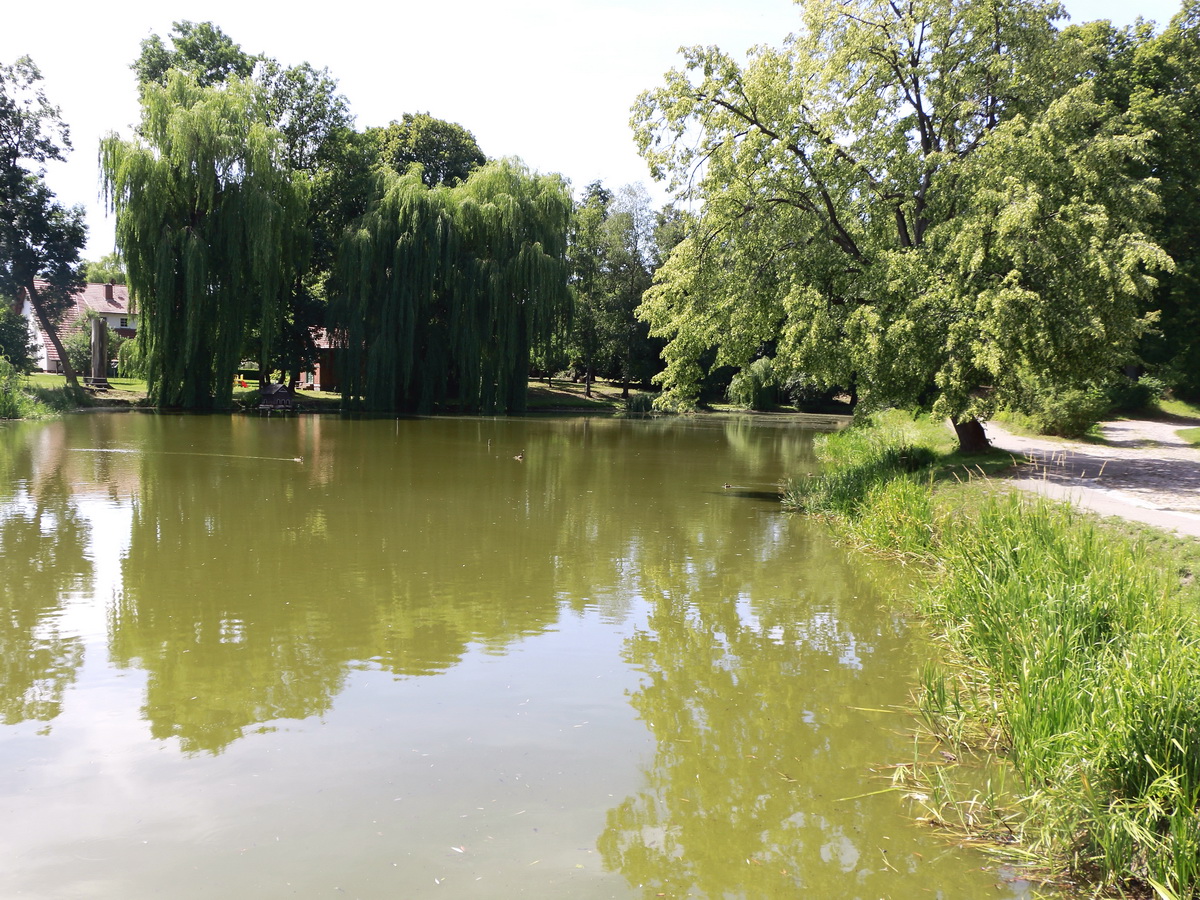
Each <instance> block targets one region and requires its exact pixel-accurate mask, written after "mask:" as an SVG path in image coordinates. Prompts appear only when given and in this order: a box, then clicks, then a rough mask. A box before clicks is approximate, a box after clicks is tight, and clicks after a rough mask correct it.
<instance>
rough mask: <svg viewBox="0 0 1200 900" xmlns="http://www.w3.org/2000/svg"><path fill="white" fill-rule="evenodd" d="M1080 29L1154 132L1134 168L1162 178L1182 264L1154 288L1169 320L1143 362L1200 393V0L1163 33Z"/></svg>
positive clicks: (1104, 75)
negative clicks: (1198, 179)
mask: <svg viewBox="0 0 1200 900" xmlns="http://www.w3.org/2000/svg"><path fill="white" fill-rule="evenodd" d="M1079 32H1080V35H1079V36H1080V37H1081V38H1082V39H1083V40H1084V41H1085V46H1087V48H1088V49H1089V51H1090V54H1089V62H1091V63H1092V64H1091V65H1090V66H1089V67H1088V69H1087V70H1086V71H1087V72H1089V73H1094V74H1095V78H1096V81H1097V83H1098V85H1099V87H1100V90H1101V92H1102V96H1103V97H1104V98H1105V99H1106V100H1108V101H1109V102H1111V103H1113V104H1114V105H1115V106H1116V107H1117V108H1118V109H1121V110H1125V111H1128V114H1129V115H1130V117H1131V118H1133V119H1134V120H1135V121H1136V122H1138V123H1139V124H1140V125H1141V126H1143V127H1144V128H1145V129H1146V130H1147V131H1148V132H1149V133H1150V134H1151V135H1152V137H1151V139H1150V141H1149V146H1148V152H1147V154H1146V157H1145V159H1142V160H1138V161H1136V162H1135V164H1134V166H1133V172H1134V173H1135V174H1138V175H1149V176H1152V177H1153V178H1154V179H1155V180H1156V182H1157V185H1158V191H1159V196H1160V198H1161V201H1162V203H1161V206H1160V207H1159V209H1158V210H1156V211H1155V214H1154V215H1153V216H1152V218H1151V221H1150V232H1151V234H1152V235H1153V236H1154V238H1155V240H1156V241H1157V242H1158V243H1159V244H1161V245H1162V247H1163V249H1164V250H1166V251H1167V253H1169V254H1170V255H1171V257H1172V259H1173V260H1174V261H1175V269H1174V271H1173V272H1170V273H1167V274H1164V276H1163V277H1162V279H1161V282H1160V284H1159V285H1158V287H1157V289H1156V290H1155V292H1154V299H1153V301H1152V305H1153V306H1154V307H1155V309H1157V310H1158V311H1159V314H1160V317H1159V320H1158V322H1157V323H1156V324H1155V327H1154V328H1153V329H1152V331H1151V332H1150V333H1149V334H1148V335H1147V336H1146V338H1145V339H1144V340H1143V341H1142V343H1141V345H1140V348H1139V349H1140V353H1141V362H1143V363H1145V364H1146V365H1147V366H1148V367H1149V369H1150V370H1151V371H1152V372H1154V373H1155V374H1159V375H1162V376H1163V377H1164V378H1165V380H1166V381H1168V382H1169V383H1172V384H1174V385H1175V386H1176V388H1177V389H1178V390H1179V391H1181V392H1182V393H1183V394H1185V395H1187V396H1189V397H1200V181H1197V178H1196V172H1197V170H1200V0H1186V2H1185V3H1184V4H1183V7H1182V9H1181V10H1180V12H1179V13H1178V14H1177V15H1176V16H1175V17H1174V18H1173V19H1172V20H1171V22H1170V24H1169V25H1168V26H1167V28H1166V29H1165V30H1164V31H1163V32H1162V33H1161V34H1159V35H1155V34H1153V33H1152V32H1151V30H1150V26H1149V25H1147V24H1145V23H1142V22H1139V23H1138V24H1137V25H1135V26H1131V27H1130V28H1126V29H1121V30H1118V29H1115V28H1113V27H1112V26H1111V25H1109V23H1107V22H1098V23H1091V24H1090V25H1089V26H1085V27H1084V28H1082V29H1079Z"/></svg>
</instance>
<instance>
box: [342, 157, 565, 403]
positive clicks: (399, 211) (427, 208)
mask: <svg viewBox="0 0 1200 900" xmlns="http://www.w3.org/2000/svg"><path fill="white" fill-rule="evenodd" d="M421 174H422V173H421V169H420V168H419V167H413V168H411V169H410V170H409V171H408V173H407V174H405V175H394V174H386V173H385V174H384V175H383V176H381V182H380V186H379V196H378V199H377V200H376V201H375V202H374V203H373V204H372V206H371V209H370V210H369V211H368V213H367V214H366V215H365V216H364V217H363V218H362V220H361V221H360V222H359V223H358V224H357V226H356V227H355V228H352V229H351V230H350V231H349V232H348V233H347V235H346V238H345V240H344V242H343V245H342V251H341V254H340V258H339V265H338V274H337V289H336V293H335V297H334V299H333V304H332V307H331V313H332V316H333V319H334V321H335V323H336V330H337V332H338V333H339V335H340V336H341V339H342V340H343V342H344V344H345V346H346V355H347V364H346V372H345V387H344V394H345V397H346V399H347V403H348V405H351V406H356V407H358V408H362V409H369V410H386V411H397V410H400V411H415V412H429V411H432V410H434V409H436V408H438V407H444V406H446V405H454V406H457V407H458V408H461V409H466V410H474V411H482V412H488V413H494V412H520V411H522V410H523V409H524V408H525V390H526V384H527V379H528V372H529V355H530V350H531V348H532V347H534V346H536V345H538V344H539V343H540V342H544V341H548V340H549V339H550V336H551V335H552V334H553V333H554V332H555V330H556V329H557V328H559V327H560V326H561V324H562V319H563V317H564V316H565V315H566V313H567V310H568V308H569V305H568V304H569V294H568V290H567V263H566V235H567V228H568V224H569V221H570V216H571V198H570V194H569V192H568V190H567V186H566V184H565V183H564V182H563V180H562V179H561V178H559V177H558V176H555V175H537V174H533V173H530V172H529V171H527V170H526V169H525V168H524V167H523V166H521V165H520V164H519V163H517V162H514V161H511V160H503V161H499V162H493V163H489V164H488V165H486V166H483V167H481V168H479V169H476V170H475V171H474V172H472V174H471V175H470V177H468V178H467V179H466V180H465V181H463V182H461V183H458V184H456V185H454V186H452V187H447V186H437V187H434V188H429V187H427V186H426V185H425V184H424V182H423V181H422V178H421Z"/></svg>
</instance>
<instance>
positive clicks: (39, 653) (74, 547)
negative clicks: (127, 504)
mask: <svg viewBox="0 0 1200 900" xmlns="http://www.w3.org/2000/svg"><path fill="white" fill-rule="evenodd" d="M30 439H33V440H35V441H36V450H37V452H36V453H35V452H34V448H33V447H31V446H30V443H29V441H30ZM64 453H65V445H64V440H63V429H62V427H61V425H57V424H56V425H49V426H42V427H39V428H37V429H36V430H35V429H32V428H29V427H27V426H17V427H13V428H11V429H9V430H7V431H6V433H5V434H3V436H2V439H0V549H2V553H3V577H0V720H2V721H3V722H4V723H5V724H15V723H17V722H23V721H27V720H35V721H42V722H49V721H50V720H51V719H53V718H55V717H56V716H57V715H58V714H59V713H60V712H61V711H62V702H63V695H64V693H65V691H66V689H67V688H68V687H69V686H70V685H71V684H73V683H74V682H75V678H76V675H77V672H78V670H79V668H80V666H81V665H82V663H83V643H82V641H81V640H80V638H79V637H78V636H75V635H72V634H70V633H69V632H67V631H65V630H64V628H63V627H62V624H61V618H62V614H63V608H64V599H65V597H66V596H67V594H68V593H69V592H70V591H73V590H81V589H82V588H83V587H84V585H85V584H86V582H87V580H88V578H89V576H90V573H91V563H90V561H89V560H88V558H87V554H86V546H87V542H88V528H87V525H86V523H85V522H84V521H83V520H82V519H81V518H80V515H79V511H78V508H77V506H76V504H75V503H74V502H73V500H72V484H71V483H70V482H69V481H68V478H67V474H66V469H65V466H64V464H63V462H64V459H63V457H64Z"/></svg>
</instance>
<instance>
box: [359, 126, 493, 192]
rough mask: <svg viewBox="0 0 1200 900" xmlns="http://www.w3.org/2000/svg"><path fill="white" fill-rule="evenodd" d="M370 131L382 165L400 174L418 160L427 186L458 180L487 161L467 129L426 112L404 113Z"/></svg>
mask: <svg viewBox="0 0 1200 900" xmlns="http://www.w3.org/2000/svg"><path fill="white" fill-rule="evenodd" d="M372 131H373V132H374V136H375V139H376V140H377V141H378V142H379V150H378V153H379V160H380V162H381V163H382V164H383V165H385V166H390V167H391V168H392V169H394V170H395V171H396V172H398V173H400V174H403V173H404V172H406V171H407V170H408V167H409V166H410V165H412V164H413V163H420V165H421V180H422V181H424V182H425V184H426V185H428V186H429V187H433V186H434V185H438V184H454V183H456V182H459V181H462V180H463V179H465V178H466V177H467V176H468V175H470V174H471V172H472V171H474V170H475V169H477V168H479V167H480V166H482V165H483V164H484V163H486V162H487V157H486V156H484V155H483V151H482V150H480V149H479V145H478V144H477V143H476V142H475V136H474V135H473V134H471V132H469V131H467V129H465V128H463V127H462V126H461V125H459V124H457V123H456V122H446V121H444V120H442V119H435V118H434V117H433V116H431V115H430V114H429V113H405V114H404V116H403V118H402V119H401V120H400V121H399V122H392V123H390V124H389V125H388V126H387V127H386V128H380V129H372Z"/></svg>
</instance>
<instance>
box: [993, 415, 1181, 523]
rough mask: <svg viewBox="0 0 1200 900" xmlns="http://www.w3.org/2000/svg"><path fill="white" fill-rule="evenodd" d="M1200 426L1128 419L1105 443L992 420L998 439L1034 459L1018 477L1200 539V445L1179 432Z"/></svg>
mask: <svg viewBox="0 0 1200 900" xmlns="http://www.w3.org/2000/svg"><path fill="white" fill-rule="evenodd" d="M1194 424H1195V423H1191V424H1190V425H1189V423H1180V422H1160V421H1146V420H1122V421H1115V422H1105V423H1104V424H1103V425H1101V432H1102V434H1103V436H1104V439H1103V441H1102V442H1097V443H1084V442H1082V441H1064V440H1050V439H1047V438H1036V437H1024V436H1022V435H1016V434H1013V433H1011V432H1009V431H1005V430H1004V429H1003V428H1002V427H1001V426H999V425H996V424H995V423H991V422H989V423H988V424H987V425H986V426H985V427H986V429H987V434H988V438H989V439H990V440H991V442H992V444H993V445H994V446H995V447H997V448H1000V449H1003V450H1008V451H1010V452H1012V453H1019V454H1022V455H1024V456H1027V457H1029V458H1030V460H1031V462H1030V463H1028V464H1024V465H1021V466H1019V467H1018V468H1017V469H1016V470H1015V474H1014V475H1013V476H1012V477H1011V479H1010V480H1011V481H1012V482H1013V484H1015V485H1016V486H1017V487H1020V488H1022V489H1023V490H1028V491H1034V492H1036V493H1039V494H1045V495H1047V496H1050V497H1056V498H1059V499H1064V500H1069V501H1071V502H1072V503H1075V504H1076V505H1078V506H1080V507H1082V508H1084V509H1089V510H1092V511H1093V512H1096V513H1099V514H1100V515H1105V516H1120V517H1122V518H1125V519H1131V520H1134V521H1138V522H1145V523H1146V524H1149V525H1154V526H1156V527H1158V528H1166V529H1170V530H1174V531H1177V532H1179V533H1181V534H1187V535H1192V536H1194V537H1200V448H1197V447H1194V446H1192V445H1191V444H1189V443H1188V442H1187V441H1185V440H1183V439H1182V438H1180V437H1179V436H1178V435H1177V434H1176V432H1177V431H1178V430H1180V429H1182V428H1187V427H1194Z"/></svg>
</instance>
